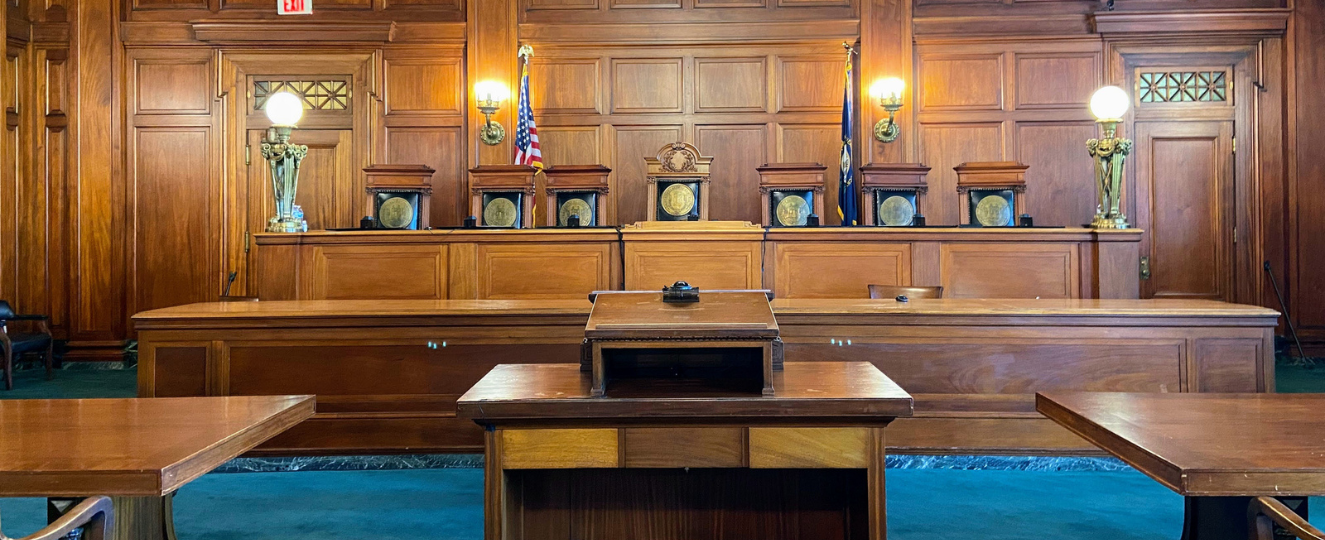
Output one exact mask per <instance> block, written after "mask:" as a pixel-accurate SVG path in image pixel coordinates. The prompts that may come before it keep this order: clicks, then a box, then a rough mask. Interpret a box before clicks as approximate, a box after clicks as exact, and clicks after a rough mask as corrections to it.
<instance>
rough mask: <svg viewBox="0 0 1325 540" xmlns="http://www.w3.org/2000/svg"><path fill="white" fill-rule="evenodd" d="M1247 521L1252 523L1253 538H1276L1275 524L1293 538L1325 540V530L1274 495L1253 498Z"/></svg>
mask: <svg viewBox="0 0 1325 540" xmlns="http://www.w3.org/2000/svg"><path fill="white" fill-rule="evenodd" d="M1247 523H1249V524H1250V525H1251V536H1250V537H1251V540H1276V536H1275V534H1274V533H1275V530H1274V528H1275V525H1278V526H1279V528H1281V529H1283V530H1284V531H1286V532H1288V534H1290V535H1292V537H1293V538H1301V539H1302V540H1325V532H1321V530H1320V529H1317V528H1315V527H1313V526H1312V525H1311V524H1310V523H1307V520H1305V519H1302V516H1299V515H1297V513H1296V512H1294V511H1293V510H1292V509H1290V508H1288V506H1286V505H1284V503H1281V502H1279V500H1278V499H1275V498H1274V497H1256V498H1255V499H1252V500H1251V505H1250V507H1248V508H1247ZM1278 538H1283V537H1282V536H1280V537H1278Z"/></svg>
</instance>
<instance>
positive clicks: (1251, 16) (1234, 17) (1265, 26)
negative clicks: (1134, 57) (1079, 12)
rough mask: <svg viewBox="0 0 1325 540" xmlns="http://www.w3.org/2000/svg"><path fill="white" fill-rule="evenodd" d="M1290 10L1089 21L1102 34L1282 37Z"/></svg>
mask: <svg viewBox="0 0 1325 540" xmlns="http://www.w3.org/2000/svg"><path fill="white" fill-rule="evenodd" d="M1292 15H1293V10H1291V9H1239V10H1218V11H1178V12H1169V11H1163V12H1160V11H1152V12H1099V13H1095V14H1094V15H1093V16H1092V18H1093V19H1094V21H1095V29H1096V31H1097V32H1099V33H1101V34H1136V33H1152V32H1161V33H1165V34H1173V33H1185V32H1190V33H1202V34H1211V33H1221V34H1227V33H1239V34H1269V35H1283V34H1284V32H1286V31H1287V30H1288V18H1289V17H1291V16H1292Z"/></svg>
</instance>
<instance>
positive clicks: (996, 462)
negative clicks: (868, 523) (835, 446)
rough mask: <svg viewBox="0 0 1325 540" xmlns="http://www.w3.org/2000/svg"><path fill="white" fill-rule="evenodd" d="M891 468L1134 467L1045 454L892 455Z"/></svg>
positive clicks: (1103, 459) (1051, 469) (1052, 469)
mask: <svg viewBox="0 0 1325 540" xmlns="http://www.w3.org/2000/svg"><path fill="white" fill-rule="evenodd" d="M888 468H889V469H952V470H963V471H981V470H987V471H1048V472H1075V471H1101V472H1113V471H1126V470H1131V469H1132V467H1131V466H1130V465H1128V464H1126V463H1123V462H1122V461H1121V460H1119V459H1117V458H1112V457H1043V456H916V455H891V456H888Z"/></svg>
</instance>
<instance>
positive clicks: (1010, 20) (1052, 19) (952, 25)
mask: <svg viewBox="0 0 1325 540" xmlns="http://www.w3.org/2000/svg"><path fill="white" fill-rule="evenodd" d="M914 22H915V35H916V36H917V39H919V37H920V36H930V35H943V36H952V35H958V36H972V35H1006V36H1039V35H1055V36H1065V35H1074V34H1090V33H1092V32H1093V30H1092V29H1091V25H1090V21H1089V19H1088V16H1087V15H1085V14H1080V13H1072V14H1067V15H1015V16H960V17H916V18H915V19H914Z"/></svg>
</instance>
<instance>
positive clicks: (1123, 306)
mask: <svg viewBox="0 0 1325 540" xmlns="http://www.w3.org/2000/svg"><path fill="white" fill-rule="evenodd" d="M861 295H862V296H864V295H865V291H861ZM772 306H773V312H774V313H775V314H776V315H779V316H782V315H815V314H826V315H831V314H843V315H849V314H861V315H870V314H918V315H962V316H1007V315H1026V316H1094V317H1115V316H1166V317H1175V316H1186V317H1252V318H1277V317H1278V316H1279V313H1278V312H1276V311H1274V310H1271V309H1266V308H1263V307H1258V306H1250V305H1242V304H1230V303H1227V302H1218V301H1214V300H1184V299H1154V300H1098V299H989V298H934V299H927V298H917V299H913V300H911V301H910V302H898V301H896V300H893V299H880V300H872V299H868V298H860V299H774V300H773V302H772ZM592 308H593V304H592V303H590V302H589V300H588V298H587V297H586V298H584V299H575V300H277V301H261V302H209V303H200V304H187V305H182V306H175V307H169V308H163V309H155V310H151V311H145V312H142V313H139V314H137V315H135V316H134V323H135V325H137V327H138V328H140V329H142V328H145V327H146V328H152V327H157V326H159V325H160V324H161V323H166V322H169V321H181V320H193V319H207V320H224V319H245V318H255V317H256V318H270V319H299V318H310V317H370V318H408V317H419V316H475V315H484V316H507V317H511V316H524V315H540V316H542V315H575V316H582V317H587V316H588V315H589V311H590V310H591V309H592Z"/></svg>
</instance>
